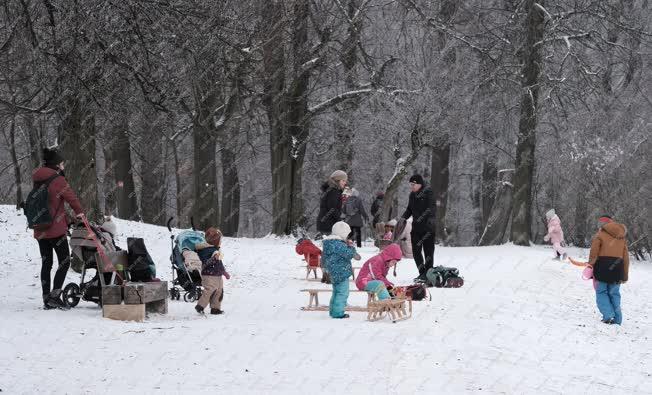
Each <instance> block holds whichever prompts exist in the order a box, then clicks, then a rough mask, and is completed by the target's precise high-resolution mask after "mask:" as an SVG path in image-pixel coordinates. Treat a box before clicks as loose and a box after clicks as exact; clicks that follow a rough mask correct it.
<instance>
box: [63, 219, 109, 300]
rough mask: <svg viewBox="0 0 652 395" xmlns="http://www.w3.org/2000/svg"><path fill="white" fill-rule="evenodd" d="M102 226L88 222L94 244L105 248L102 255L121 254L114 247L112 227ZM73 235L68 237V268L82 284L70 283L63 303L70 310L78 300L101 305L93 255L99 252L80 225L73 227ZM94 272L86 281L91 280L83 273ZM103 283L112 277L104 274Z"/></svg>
mask: <svg viewBox="0 0 652 395" xmlns="http://www.w3.org/2000/svg"><path fill="white" fill-rule="evenodd" d="M105 224H106V226H105V225H102V226H98V225H97V224H95V223H92V222H90V223H89V225H90V229H91V231H92V232H93V233H94V235H95V237H96V238H97V241H98V242H99V243H100V244H101V246H102V247H103V248H104V252H105V253H108V252H114V251H120V248H118V247H117V246H116V245H115V242H114V240H113V233H114V232H115V225H114V224H113V223H112V222H111V221H107V222H106V223H105ZM109 224H110V225H109ZM71 230H72V233H71V236H70V247H71V250H72V253H71V255H70V267H71V268H72V270H74V271H75V272H77V273H81V280H80V281H79V283H74V282H72V283H69V284H67V285H66V286H65V287H64V288H63V292H62V295H61V296H62V299H63V301H64V302H66V303H67V304H68V306H70V307H75V306H77V304H78V303H79V300H80V299H83V300H85V301H87V302H93V303H97V304H98V305H100V306H101V305H102V286H101V284H100V278H99V270H98V267H97V262H96V261H95V254H96V253H97V252H98V251H97V247H96V245H95V242H94V241H93V239H92V235H91V234H89V232H88V230H87V229H86V227H85V226H84V224H83V223H75V224H73V225H72V229H71ZM89 269H91V270H95V275H94V276H93V277H92V278H91V279H90V280H88V281H84V280H86V278H87V277H90V275H89V274H87V273H86V271H87V270H89ZM104 276H105V277H104V280H105V283H109V282H110V281H111V273H105V274H104Z"/></svg>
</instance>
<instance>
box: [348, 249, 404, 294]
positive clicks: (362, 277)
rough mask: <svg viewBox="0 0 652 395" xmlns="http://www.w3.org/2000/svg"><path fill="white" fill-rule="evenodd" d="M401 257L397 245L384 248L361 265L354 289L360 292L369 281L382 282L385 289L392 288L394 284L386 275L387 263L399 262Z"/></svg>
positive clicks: (387, 270) (387, 271)
mask: <svg viewBox="0 0 652 395" xmlns="http://www.w3.org/2000/svg"><path fill="white" fill-rule="evenodd" d="M401 256H402V252H401V247H400V246H399V245H398V244H390V245H388V246H387V247H385V249H383V250H382V251H381V252H380V254H378V255H376V256H374V257H373V258H371V259H369V260H368V261H367V262H365V263H364V264H363V265H362V268H361V269H360V273H359V274H358V277H357V278H356V280H355V285H356V287H357V288H358V289H359V290H361V291H362V290H364V289H365V287H366V286H367V284H368V283H369V281H373V280H379V281H382V282H383V283H384V284H385V286H386V287H393V286H394V284H392V283H391V282H390V281H389V280H388V279H387V273H389V266H388V263H389V262H390V261H393V260H396V261H399V260H400V259H401Z"/></svg>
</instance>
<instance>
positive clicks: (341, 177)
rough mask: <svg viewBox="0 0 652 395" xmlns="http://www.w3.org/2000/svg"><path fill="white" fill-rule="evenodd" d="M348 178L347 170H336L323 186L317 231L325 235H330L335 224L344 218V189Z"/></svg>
mask: <svg viewBox="0 0 652 395" xmlns="http://www.w3.org/2000/svg"><path fill="white" fill-rule="evenodd" d="M347 179H348V176H347V175H346V173H345V172H343V171H342V170H336V171H334V172H333V174H331V176H330V177H329V178H328V180H326V182H325V183H324V184H322V186H321V191H322V193H321V198H320V200H319V214H318V215H317V231H319V232H320V233H321V234H323V235H329V234H330V233H331V230H332V229H333V225H335V223H336V222H337V221H340V220H341V219H342V218H341V217H342V191H343V190H344V187H345V186H346V182H347Z"/></svg>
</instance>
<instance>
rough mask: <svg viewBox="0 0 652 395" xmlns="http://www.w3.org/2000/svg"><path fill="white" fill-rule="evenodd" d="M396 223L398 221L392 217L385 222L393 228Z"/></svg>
mask: <svg viewBox="0 0 652 395" xmlns="http://www.w3.org/2000/svg"><path fill="white" fill-rule="evenodd" d="M397 224H398V221H396V220H395V219H392V220H390V221H389V222H387V226H391V227H393V228H395V227H396V225H397Z"/></svg>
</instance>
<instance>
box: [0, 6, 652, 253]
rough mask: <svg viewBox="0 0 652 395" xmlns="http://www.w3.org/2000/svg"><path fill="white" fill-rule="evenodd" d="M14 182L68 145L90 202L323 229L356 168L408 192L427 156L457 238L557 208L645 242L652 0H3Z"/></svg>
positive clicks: (387, 207) (7, 150) (531, 238)
mask: <svg viewBox="0 0 652 395" xmlns="http://www.w3.org/2000/svg"><path fill="white" fill-rule="evenodd" d="M0 128H1V130H2V136H1V137H0V139H2V146H1V149H0V202H2V203H4V204H18V203H19V202H21V201H22V200H23V199H24V198H25V196H26V195H27V193H28V192H29V190H30V189H31V172H32V170H33V169H34V168H35V167H36V166H38V165H39V164H40V162H41V160H40V155H41V149H42V148H43V147H51V146H54V145H58V146H59V147H60V149H61V150H62V153H63V155H64V157H65V158H66V159H67V161H66V177H67V179H68V180H69V182H70V183H71V185H72V186H73V188H74V189H75V191H76V192H77V193H78V195H79V196H80V199H81V201H82V204H83V206H84V208H85V209H86V211H87V213H88V214H89V216H91V217H99V216H101V215H102V214H112V215H115V216H117V217H120V218H126V219H132V220H140V221H144V222H147V223H153V224H163V223H165V221H166V219H167V218H168V217H170V216H174V217H176V218H177V225H178V226H182V227H183V226H189V218H190V217H191V216H192V217H193V218H194V221H195V224H196V225H197V226H198V227H206V226H208V225H214V226H219V227H220V228H221V229H222V230H223V231H224V233H225V234H226V235H229V236H249V237H258V236H264V235H266V234H269V233H272V234H275V235H284V234H297V233H301V232H307V233H308V234H314V233H315V232H316V231H315V216H316V214H317V211H318V209H319V195H320V190H319V185H320V184H321V183H322V182H323V181H324V180H325V179H326V177H328V175H329V174H330V173H331V172H332V171H333V170H335V169H342V170H345V171H347V173H348V174H349V181H350V183H351V184H352V185H353V186H355V187H356V189H358V190H359V191H360V192H361V193H362V197H363V199H364V201H365V204H366V205H367V207H368V206H369V205H370V204H371V202H372V200H373V198H374V196H375V194H376V192H379V191H383V192H385V194H386V197H385V200H384V207H383V213H384V217H385V219H387V218H388V217H389V215H390V211H391V212H392V213H393V215H397V213H400V212H402V210H403V209H404V208H405V205H406V201H407V195H408V193H409V188H408V185H407V179H408V178H409V176H410V175H411V174H413V173H415V172H418V173H420V174H422V175H424V178H426V179H427V180H429V181H430V184H431V186H432V188H433V191H434V192H435V196H436V197H437V221H438V224H437V229H438V232H437V239H438V240H439V241H440V242H441V243H444V244H448V245H456V246H457V245H458V246H470V245H494V244H501V243H505V242H509V241H512V242H514V243H515V244H518V245H528V244H529V243H530V242H535V243H541V242H542V237H543V236H544V235H545V215H544V214H545V212H546V211H547V210H548V209H550V208H555V209H556V211H557V213H558V214H559V216H560V218H561V220H562V224H563V226H564V230H565V232H566V241H567V242H568V243H570V244H574V245H577V246H587V244H588V243H590V239H591V236H592V234H593V233H594V232H595V230H596V228H597V224H596V221H595V219H596V216H597V215H599V214H603V213H610V214H612V215H613V216H614V217H615V218H616V219H617V220H618V221H619V222H623V223H624V224H626V225H627V227H628V230H629V234H628V238H629V239H628V241H629V244H630V246H631V249H632V251H633V252H634V253H635V254H637V256H638V257H643V255H644V254H650V252H651V247H652V198H651V196H652V164H651V163H652V162H651V161H650V157H651V156H652V142H651V141H650V136H651V135H652V4H651V2H649V1H647V0H619V1H612V0H575V1H565V0H564V1H562V0H539V1H538V2H536V1H532V0H521V1H510V0H488V1H476V0H470V1H456V0H440V1H422V0H388V1H377V0H321V1H309V0H286V1H278V0H266V1H247V0H238V1H233V0H221V1H215V0H205V1H186V0H183V1H181V0H169V1H167V0H161V1H158V0H121V1H107V0H84V1H69V0H66V1H61V0H6V1H4V2H3V3H2V6H1V9H0Z"/></svg>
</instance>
